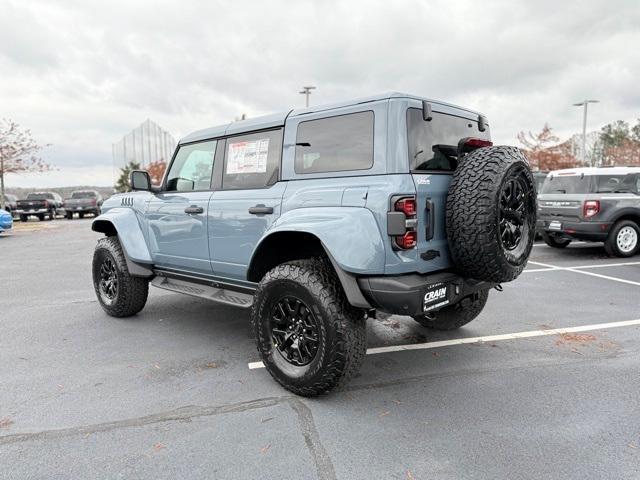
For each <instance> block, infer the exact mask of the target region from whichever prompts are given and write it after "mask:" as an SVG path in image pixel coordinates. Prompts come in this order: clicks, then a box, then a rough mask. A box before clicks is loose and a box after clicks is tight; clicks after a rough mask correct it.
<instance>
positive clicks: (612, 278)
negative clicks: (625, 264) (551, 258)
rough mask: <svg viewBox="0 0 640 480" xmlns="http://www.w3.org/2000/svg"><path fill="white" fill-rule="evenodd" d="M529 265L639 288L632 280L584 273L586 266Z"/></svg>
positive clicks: (638, 283)
mask: <svg viewBox="0 0 640 480" xmlns="http://www.w3.org/2000/svg"><path fill="white" fill-rule="evenodd" d="M529 263H530V264H532V265H539V266H541V267H545V268H546V269H547V270H564V271H566V272H575V273H581V274H582V275H589V276H592V277H598V278H604V279H605V280H612V281H614V282H620V283H626V284H628V285H635V286H637V287H640V282H634V281H632V280H625V279H624V278H617V277H610V276H609V275H601V274H599V273H593V272H585V271H584V269H585V268H589V267H588V266H582V267H559V266H557V265H549V264H548V263H541V262H532V261H529ZM578 268H580V269H578ZM538 271H543V270H540V269H538Z"/></svg>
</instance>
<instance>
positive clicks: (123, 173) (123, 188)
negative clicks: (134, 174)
mask: <svg viewBox="0 0 640 480" xmlns="http://www.w3.org/2000/svg"><path fill="white" fill-rule="evenodd" d="M132 170H140V164H139V163H136V162H129V163H128V164H126V165H125V166H124V167H123V168H121V169H120V176H119V177H118V181H117V182H116V184H115V186H114V189H115V191H116V192H118V193H124V192H130V191H131V185H130V184H129V176H130V175H131V171H132Z"/></svg>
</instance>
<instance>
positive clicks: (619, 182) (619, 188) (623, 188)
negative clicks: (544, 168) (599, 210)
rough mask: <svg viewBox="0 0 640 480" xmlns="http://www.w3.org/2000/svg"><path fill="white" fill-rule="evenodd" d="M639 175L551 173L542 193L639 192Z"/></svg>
mask: <svg viewBox="0 0 640 480" xmlns="http://www.w3.org/2000/svg"><path fill="white" fill-rule="evenodd" d="M638 179H639V177H638V175H637V174H627V175H567V176H563V175H553V174H552V175H549V176H548V177H547V179H546V180H545V182H544V184H543V185H542V190H541V192H540V193H567V194H571V193H577V194H580V193H638Z"/></svg>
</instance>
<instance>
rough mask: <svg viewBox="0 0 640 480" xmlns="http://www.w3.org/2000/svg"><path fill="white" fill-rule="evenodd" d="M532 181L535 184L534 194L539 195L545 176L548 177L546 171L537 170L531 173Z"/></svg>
mask: <svg viewBox="0 0 640 480" xmlns="http://www.w3.org/2000/svg"><path fill="white" fill-rule="evenodd" d="M532 174H533V180H534V181H535V182H536V192H538V193H540V190H542V185H543V184H544V181H545V179H546V178H547V175H549V171H548V170H538V171H537V172H532Z"/></svg>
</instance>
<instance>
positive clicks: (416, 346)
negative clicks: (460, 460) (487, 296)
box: [247, 319, 640, 370]
mask: <svg viewBox="0 0 640 480" xmlns="http://www.w3.org/2000/svg"><path fill="white" fill-rule="evenodd" d="M634 325H640V319H636V320H623V321H621V322H609V323H594V324H591V325H580V326H577V327H565V328H549V329H546V330H529V331H526V332H516V333H504V334H500V335H486V336H483V337H466V338H456V339H454V340H441V341H438V342H426V343H412V344H408V345H393V346H389V347H375V348H369V349H367V355H376V354H379V353H390V352H402V351H409V350H429V349H433V348H442V347H450V346H453V345H464V344H469V343H487V342H499V341H502V340H517V339H519V338H532V337H543V336H547V335H563V334H565V333H576V332H591V331H594V330H606V329H609V328H620V327H631V326H634ZM247 366H248V367H249V369H250V370H255V369H257V368H264V364H263V363H262V362H250V363H249V364H248V365H247Z"/></svg>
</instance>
